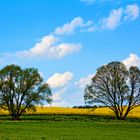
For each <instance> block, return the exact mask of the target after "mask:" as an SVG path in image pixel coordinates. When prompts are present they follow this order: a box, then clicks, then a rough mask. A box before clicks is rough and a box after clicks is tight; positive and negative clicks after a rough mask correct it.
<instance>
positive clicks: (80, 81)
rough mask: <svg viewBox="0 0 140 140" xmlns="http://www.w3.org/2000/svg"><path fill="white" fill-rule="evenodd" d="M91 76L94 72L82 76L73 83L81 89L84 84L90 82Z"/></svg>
mask: <svg viewBox="0 0 140 140" xmlns="http://www.w3.org/2000/svg"><path fill="white" fill-rule="evenodd" d="M93 76H94V74H89V75H88V76H87V77H82V78H80V80H79V81H77V82H75V85H76V86H78V87H80V88H81V89H83V88H85V87H86V85H88V84H90V82H91V78H92V77H93Z"/></svg>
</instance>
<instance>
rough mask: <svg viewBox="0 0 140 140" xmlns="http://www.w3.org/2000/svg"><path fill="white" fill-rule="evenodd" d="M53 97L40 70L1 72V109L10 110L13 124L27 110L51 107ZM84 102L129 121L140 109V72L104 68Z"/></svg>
mask: <svg viewBox="0 0 140 140" xmlns="http://www.w3.org/2000/svg"><path fill="white" fill-rule="evenodd" d="M51 97H52V93H51V89H50V87H49V85H48V84H47V83H45V82H43V78H42V77H41V76H40V74H39V72H38V70H37V69H34V68H26V69H21V67H19V66H17V65H9V66H6V67H4V68H3V69H1V70H0V108H2V109H4V110H8V111H9V113H10V115H11V116H12V119H13V120H15V119H16V120H17V119H19V118H20V116H21V115H22V113H23V112H25V111H26V110H27V109H28V110H30V109H33V110H35V105H37V104H43V103H45V102H47V103H51V102H52V98H51ZM84 99H85V102H86V103H88V104H94V105H104V106H107V107H109V108H110V109H111V110H113V112H114V114H115V115H116V118H117V119H125V118H126V117H127V115H128V113H129V112H130V111H131V110H132V109H134V108H135V107H137V106H139V105H140V70H139V68H138V67H134V66H133V67H130V68H129V69H127V68H126V66H125V65H124V64H123V63H121V62H111V63H109V64H107V65H103V66H101V67H100V68H98V69H97V73H96V74H95V76H94V77H93V78H92V80H91V84H90V85H87V86H86V88H85V93H84Z"/></svg>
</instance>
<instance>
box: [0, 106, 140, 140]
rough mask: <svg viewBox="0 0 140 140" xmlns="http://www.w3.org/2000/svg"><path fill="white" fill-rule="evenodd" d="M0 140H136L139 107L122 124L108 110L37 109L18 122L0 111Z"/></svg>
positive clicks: (139, 130)
mask: <svg viewBox="0 0 140 140" xmlns="http://www.w3.org/2000/svg"><path fill="white" fill-rule="evenodd" d="M0 114H1V115H0V140H25V139H26V140H31V139H33V140H139V138H140V107H138V108H136V109H135V110H133V111H132V112H130V114H129V117H131V118H130V119H127V120H125V121H119V120H115V119H114V118H113V116H112V115H113V114H112V112H111V110H109V109H108V108H97V109H77V108H60V107H39V106H38V107H37V110H36V112H27V113H26V114H24V115H23V116H22V117H21V120H20V121H11V120H10V116H9V115H8V112H6V111H3V110H0Z"/></svg>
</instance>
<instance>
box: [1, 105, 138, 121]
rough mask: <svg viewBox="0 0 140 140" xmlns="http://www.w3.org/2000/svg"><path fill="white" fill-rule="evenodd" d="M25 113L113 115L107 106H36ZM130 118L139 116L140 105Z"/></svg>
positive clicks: (2, 112)
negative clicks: (87, 107)
mask: <svg viewBox="0 0 140 140" xmlns="http://www.w3.org/2000/svg"><path fill="white" fill-rule="evenodd" d="M26 114H64V115H71V114H75V115H76V114H77V115H107V116H112V115H114V114H113V112H112V110H110V109H109V108H108V107H100V108H89V109H85V108H65V107H44V106H37V107H36V111H26ZM0 115H8V112H7V111H4V110H2V109H1V110H0ZM128 116H129V117H132V118H140V106H139V107H137V108H135V109H133V110H132V111H131V112H130V113H129V115H128Z"/></svg>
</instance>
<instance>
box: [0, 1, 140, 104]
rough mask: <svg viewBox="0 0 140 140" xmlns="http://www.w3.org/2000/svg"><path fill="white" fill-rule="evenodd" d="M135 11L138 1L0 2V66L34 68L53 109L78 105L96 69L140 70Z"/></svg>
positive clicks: (139, 29) (139, 27)
mask: <svg viewBox="0 0 140 140" xmlns="http://www.w3.org/2000/svg"><path fill="white" fill-rule="evenodd" d="M139 10H140V1H139V0H125V1H123V0H22V1H18V0H4V1H0V46H1V47H0V68H3V67H4V66H5V65H9V64H13V63H14V64H17V65H20V66H21V67H22V68H26V67H35V68H38V70H39V72H40V73H41V75H42V76H43V77H44V80H45V81H46V82H48V83H49V84H50V86H51V87H52V92H53V99H54V102H53V104H52V105H53V106H74V105H83V104H84V100H83V94H84V92H83V90H84V87H85V85H86V84H88V83H90V79H91V77H92V76H93V75H94V74H95V73H96V69H97V68H98V67H99V66H101V65H103V64H106V63H108V62H111V61H116V60H117V61H122V62H123V63H124V64H126V65H127V67H129V66H131V65H137V66H140V18H139V14H140V13H139Z"/></svg>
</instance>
